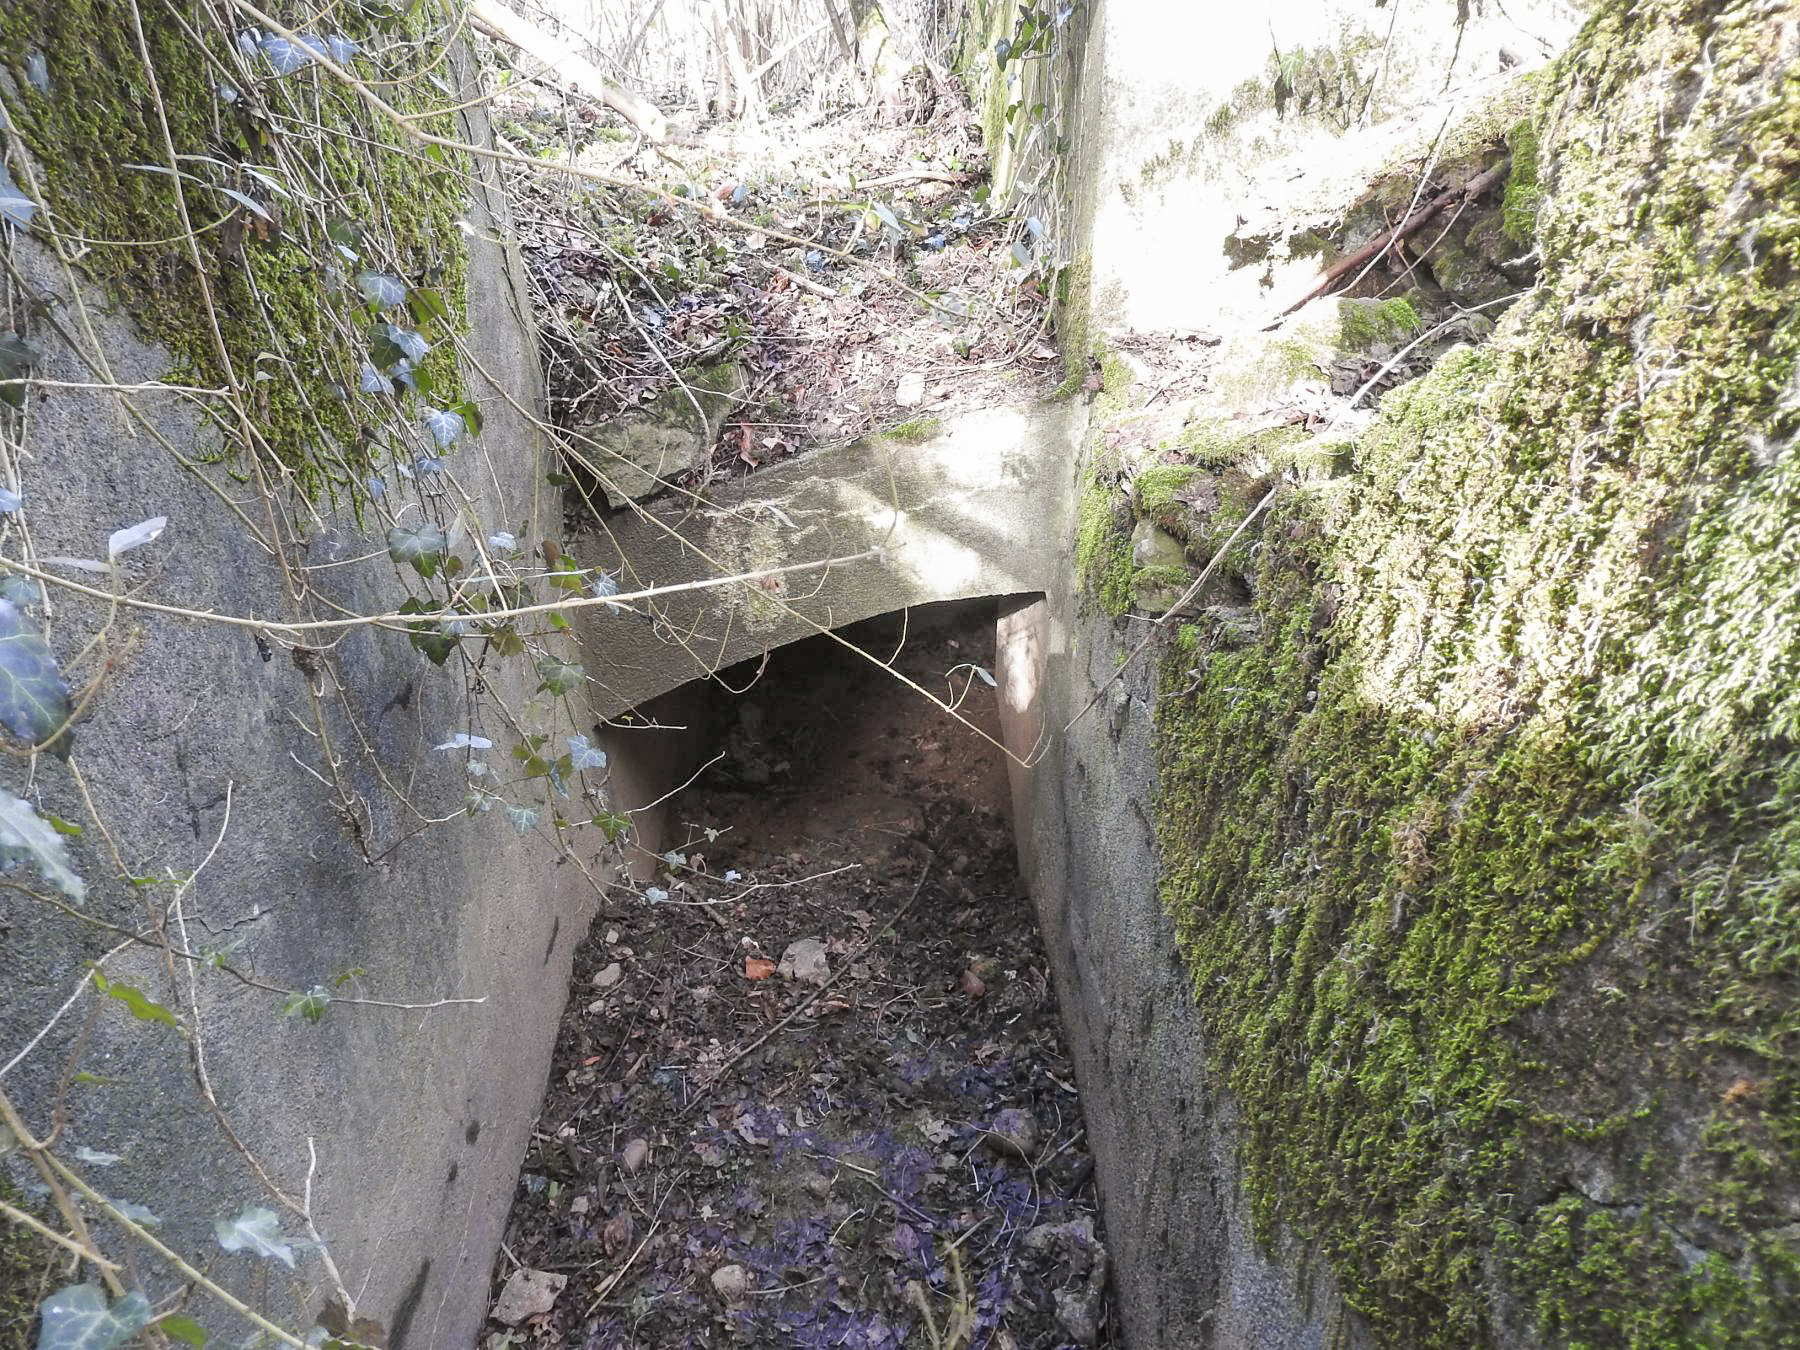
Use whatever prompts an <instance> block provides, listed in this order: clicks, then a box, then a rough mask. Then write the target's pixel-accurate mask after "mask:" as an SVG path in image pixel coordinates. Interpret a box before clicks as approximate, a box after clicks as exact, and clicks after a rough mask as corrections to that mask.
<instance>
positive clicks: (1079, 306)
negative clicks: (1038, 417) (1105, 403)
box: [1050, 253, 1094, 398]
mask: <svg viewBox="0 0 1800 1350" xmlns="http://www.w3.org/2000/svg"><path fill="white" fill-rule="evenodd" d="M1093 277H1094V260H1093V257H1092V255H1091V254H1087V253H1081V254H1078V255H1076V258H1075V261H1073V262H1072V263H1070V264H1069V265H1068V266H1067V267H1065V268H1063V269H1062V271H1061V272H1060V273H1058V274H1057V278H1056V305H1055V313H1056V345H1057V349H1058V350H1059V351H1061V353H1062V358H1063V370H1064V371H1065V374H1064V377H1063V382H1062V383H1061V384H1059V385H1058V386H1057V387H1056V389H1055V391H1054V392H1052V394H1051V395H1050V396H1051V397H1052V398H1068V397H1070V396H1071V395H1073V394H1076V393H1079V392H1080V390H1081V387H1082V385H1083V383H1085V382H1086V379H1087V363H1088V356H1089V354H1090V352H1091V351H1092V347H1091V343H1090V337H1089V333H1090V326H1089V314H1090V312H1091V301H1092V297H1091V294H1090V290H1091V287H1092V284H1093Z"/></svg>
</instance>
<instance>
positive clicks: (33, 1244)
mask: <svg viewBox="0 0 1800 1350" xmlns="http://www.w3.org/2000/svg"><path fill="white" fill-rule="evenodd" d="M0 1200H4V1201H6V1203H7V1204H9V1205H11V1206H13V1207H14V1208H15V1209H22V1210H25V1211H26V1212H27V1213H31V1214H33V1215H34V1216H35V1217H37V1218H43V1217H44V1216H43V1215H42V1214H41V1213H40V1212H39V1209H38V1206H36V1205H34V1204H32V1203H31V1202H30V1201H29V1200H27V1199H26V1198H25V1197H24V1196H23V1195H22V1194H20V1192H19V1189H18V1188H17V1187H16V1186H14V1185H13V1184H12V1183H11V1182H10V1181H8V1180H7V1179H6V1178H5V1177H4V1176H0ZM52 1226H55V1225H54V1224H53V1225H52ZM61 1256H62V1253H61V1252H60V1251H59V1249H58V1248H57V1247H56V1246H55V1245H54V1244H53V1243H51V1242H50V1241H49V1240H48V1239H46V1238H41V1237H39V1236H38V1235H37V1234H35V1233H32V1232H30V1231H28V1230H26V1229H24V1228H20V1227H16V1226H14V1225H13V1224H10V1223H8V1222H6V1221H5V1220H4V1219H0V1350H29V1348H30V1347H31V1346H33V1345H35V1344H36V1343H37V1338H36V1336H35V1335H34V1332H35V1330H36V1327H37V1309H38V1304H39V1303H41V1302H42V1301H43V1300H44V1299H45V1298H46V1297H48V1296H49V1295H50V1294H51V1293H54V1292H55V1291H56V1290H57V1289H59V1288H61V1287H62V1285H63V1284H64V1283H65V1281H64V1280H62V1279H60V1278H59V1275H60V1274H61V1272H60V1271H59V1270H58V1266H59V1264H60V1261H61Z"/></svg>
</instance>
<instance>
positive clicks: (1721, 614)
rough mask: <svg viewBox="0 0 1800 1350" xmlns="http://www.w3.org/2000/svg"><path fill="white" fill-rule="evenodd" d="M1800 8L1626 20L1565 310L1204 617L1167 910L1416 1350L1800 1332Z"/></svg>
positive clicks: (1363, 475)
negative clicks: (1788, 38) (1793, 50)
mask: <svg viewBox="0 0 1800 1350" xmlns="http://www.w3.org/2000/svg"><path fill="white" fill-rule="evenodd" d="M1780 22H1781V20H1780V19H1779V18H1778V17H1777V16H1776V15H1774V14H1773V13H1772V12H1769V11H1762V10H1757V9H1755V8H1753V7H1751V6H1749V5H1736V6H1731V7H1728V8H1726V9H1723V10H1721V9H1719V8H1718V7H1716V6H1710V5H1705V4H1701V3H1698V0H1695V2H1694V3H1679V2H1677V0H1651V3H1649V4H1648V5H1647V6H1646V5H1645V4H1642V3H1640V4H1638V5H1635V6H1627V5H1625V4H1623V3H1622V2H1619V0H1614V2H1612V3H1607V4H1605V5H1603V6H1602V7H1601V8H1600V9H1599V11H1598V12H1597V13H1596V15H1595V17H1594V18H1593V20H1592V21H1591V22H1590V24H1589V27H1588V29H1587V30H1586V32H1585V33H1584V35H1583V37H1582V39H1581V40H1580V41H1579V42H1578V43H1577V44H1576V45H1575V47H1574V48H1573V49H1572V50H1571V52H1570V54H1569V55H1568V56H1567V57H1565V58H1564V60H1563V61H1562V62H1561V64H1560V66H1559V68H1558V70H1557V72H1556V74H1555V76H1554V78H1553V80H1552V82H1551V85H1550V90H1549V96H1548V101H1547V103H1546V107H1545V112H1544V115H1543V116H1544V120H1543V122H1542V123H1541V127H1543V128H1554V131H1553V132H1551V131H1544V132H1543V145H1542V147H1541V150H1540V152H1539V156H1538V160H1537V165H1536V178H1537V180H1538V181H1540V182H1541V187H1542V195H1541V198H1540V205H1538V206H1537V207H1535V208H1533V210H1532V216H1533V218H1534V224H1533V229H1534V231H1535V237H1536V238H1537V239H1538V241H1539V243H1540V246H1541V249H1542V253H1543V258H1544V273H1543V279H1542V283H1541V285H1540V289H1539V290H1538V291H1537V292H1536V293H1535V294H1534V296H1533V298H1532V300H1531V301H1528V302H1526V303H1525V304H1523V305H1521V306H1519V307H1515V309H1514V310H1513V311H1512V312H1510V313H1509V314H1508V316H1507V318H1506V319H1505V320H1504V321H1503V323H1502V324H1501V326H1500V327H1499V329H1498V330H1497V333H1496V335H1495V337H1494V338H1493V340H1492V341H1491V342H1490V343H1489V344H1488V345H1487V346H1485V347H1484V348H1482V349H1481V350H1479V351H1469V350H1462V351H1459V352H1454V353H1452V354H1451V355H1449V356H1447V357H1445V358H1444V359H1443V360H1442V361H1440V362H1439V364H1438V366H1437V367H1436V368H1435V369H1434V370H1433V371H1432V373H1431V374H1429V375H1428V376H1426V377H1425V378H1423V379H1422V380H1420V381H1418V382H1417V383H1415V384H1414V385H1411V386H1407V387H1405V388H1402V389H1400V390H1397V391H1395V392H1393V393H1391V394H1390V395H1389V396H1388V397H1387V399H1386V400H1385V401H1384V403H1383V407H1382V415H1381V417H1380V418H1379V419H1378V421H1377V422H1376V423H1375V424H1374V426H1373V427H1372V428H1371V429H1370V430H1369V432H1368V433H1367V434H1366V435H1364V436H1363V438H1362V439H1361V441H1360V442H1359V444H1358V446H1357V448H1356V451H1355V458H1354V464H1353V469H1354V472H1353V474H1352V475H1351V476H1350V477H1348V478H1340V479H1337V480H1334V481H1333V482H1331V483H1330V484H1329V486H1327V485H1326V484H1324V483H1309V482H1302V483H1301V484H1300V485H1298V486H1297V487H1296V488H1294V489H1291V490H1289V491H1288V493H1287V495H1286V496H1285V497H1284V498H1283V499H1282V500H1281V501H1279V502H1278V503H1277V505H1276V506H1275V507H1274V508H1273V509H1272V510H1271V511H1270V513H1269V514H1268V516H1267V517H1265V518H1264V520H1263V521H1262V522H1261V523H1260V524H1259V526H1258V527H1256V528H1255V530H1254V531H1253V532H1254V533H1255V534H1256V536H1257V540H1256V547H1254V548H1253V549H1248V550H1246V553H1245V558H1244V562H1243V565H1244V566H1246V567H1250V568H1253V575H1252V580H1253V582H1254V586H1253V587H1252V593H1253V595H1254V597H1255V598H1254V607H1255V611H1256V616H1257V618H1258V620H1259V622H1258V624H1257V625H1256V627H1255V629H1254V631H1253V632H1252V633H1251V636H1250V637H1249V639H1248V640H1244V632H1245V631H1246V630H1244V629H1241V628H1238V629H1232V630H1231V631H1229V632H1228V631H1226V629H1225V627H1224V625H1223V621H1222V620H1221V619H1218V618H1212V617H1209V618H1203V619H1202V620H1200V621H1197V622H1196V623H1195V624H1194V626H1193V629H1194V632H1193V635H1192V636H1191V637H1188V638H1186V639H1184V642H1183V643H1182V644H1181V645H1180V646H1178V648H1177V650H1175V651H1174V652H1172V653H1171V654H1170V656H1169V657H1168V659H1167V661H1166V663H1165V665H1164V667H1163V669H1162V672H1161V673H1162V679H1163V689H1164V696H1163V698H1162V700H1161V702H1160V705H1159V711H1158V756H1159V779H1160V783H1161V788H1160V792H1159V799H1158V803H1157V812H1158V820H1159V842H1160V844H1161V848H1162V852H1163V857H1164V862H1165V868H1166V872H1165V880H1164V883H1163V893H1164V898H1165V901H1166V903H1167V905H1168V907H1169V909H1170V912H1171V914H1172V915H1173V917H1174V922H1175V924H1176V928H1177V932H1178V935H1179V938H1180V941H1181V944H1182V947H1183V950H1184V952H1185V954H1186V957H1187V960H1188V962H1189V965H1190V968H1191V970H1192V973H1193V977H1194V981H1193V988H1194V993H1195V997H1196V999H1197V1001H1198V1002H1199V1004H1200V1005H1201V1008H1202V1010H1203V1012H1204V1015H1205V1017H1206V1019H1207V1023H1208V1026H1209V1029H1210V1033H1211V1036H1212V1046H1213V1053H1214V1054H1215V1056H1216V1065H1215V1067H1216V1068H1217V1070H1218V1071H1220V1072H1221V1073H1223V1074H1224V1075H1225V1076H1226V1077H1227V1078H1228V1080H1229V1082H1230V1084H1231V1086H1232V1088H1233V1090H1234V1092H1235V1094H1236V1096H1237V1098H1238V1101H1239V1104H1240V1108H1241V1118H1242V1122H1243V1132H1244V1139H1245V1146H1244V1154H1243V1165H1244V1169H1245V1177H1246V1184H1247V1187H1248V1190H1249V1193H1250V1195H1251V1198H1252V1205H1253V1213H1254V1215H1255V1217H1256V1219H1257V1222H1258V1224H1259V1226H1260V1229H1261V1231H1262V1232H1264V1233H1265V1234H1273V1233H1274V1232H1275V1231H1276V1230H1277V1229H1278V1228H1283V1227H1285V1228H1287V1229H1290V1230H1292V1231H1294V1232H1296V1233H1298V1234H1299V1235H1301V1236H1303V1237H1305V1238H1308V1239H1311V1240H1312V1241H1314V1242H1316V1243H1317V1244H1318V1245H1319V1246H1320V1247H1321V1249H1322V1250H1323V1251H1324V1252H1325V1253H1326V1254H1327V1256H1328V1257H1329V1259H1330V1261H1331V1263H1332V1265H1333V1267H1334V1268H1335V1270H1336V1272H1337V1275H1338V1277H1339V1281H1340V1284H1341V1287H1342V1288H1343V1290H1344V1292H1345V1296H1346V1298H1347V1300H1348V1301H1349V1303H1350V1304H1351V1306H1353V1307H1355V1308H1356V1309H1358V1310H1359V1311H1360V1312H1361V1313H1362V1314H1363V1315H1364V1316H1365V1317H1366V1318H1367V1320H1368V1321H1369V1323H1370V1324H1371V1326H1372V1327H1373V1329H1374V1332H1375V1334H1376V1337H1377V1339H1378V1341H1379V1342H1381V1343H1384V1344H1392V1345H1406V1346H1421V1347H1430V1346H1455V1347H1463V1346H1470V1345H1480V1344H1486V1343H1490V1342H1491V1341H1494V1340H1496V1339H1501V1338H1505V1339H1506V1340H1508V1341H1516V1340H1528V1339H1535V1340H1541V1341H1543V1342H1544V1343H1547V1344H1555V1345H1564V1346H1588V1347H1596V1350H1597V1348H1598V1347H1612V1346H1631V1347H1652V1346H1655V1347H1662V1346H1668V1347H1675V1346H1728V1345H1731V1346H1735V1345H1757V1346H1764V1345H1767V1346H1789V1345H1795V1344H1797V1343H1800V1331H1797V1330H1796V1328H1800V1234H1797V1232H1796V1229H1795V1226H1794V1223H1793V1215H1794V1214H1795V1213H1796V1212H1800V1001H1797V1000H1796V999H1795V998H1794V997H1793V991H1794V990H1795V989H1796V988H1797V987H1800V753H1797V752H1796V750H1795V748H1794V747H1795V745H1796V744H1800V591H1797V590H1796V588H1795V586H1794V583H1793V562H1792V541H1793V539H1795V538H1796V537H1800V455H1796V454H1794V453H1793V452H1792V450H1791V444H1792V441H1793V439H1794V437H1795V436H1796V435H1800V413H1796V411H1795V407H1794V405H1795V400H1794V398H1793V396H1792V394H1791V390H1792V389H1793V388H1794V387H1795V384H1796V381H1800V370H1797V362H1800V79H1796V78H1795V77H1794V75H1793V74H1792V72H1791V71H1789V70H1787V69H1785V68H1783V67H1782V66H1781V64H1780V63H1779V62H1778V61H1773V60H1771V59H1770V58H1769V55H1768V54H1769V53H1770V52H1773V51H1776V50H1778V49H1780V44H1781V42H1782V41H1784V39H1783V37H1782V36H1781V33H1782V31H1783V30H1781V28H1780ZM1696 63H1704V64H1705V67H1706V69H1707V71H1708V72H1709V74H1708V78H1707V80H1706V81H1705V82H1703V83H1700V84H1696V83H1684V82H1682V81H1672V80H1670V79H1669V78H1668V77H1667V72H1669V71H1677V70H1690V69H1696V68H1698V67H1697V65H1696ZM1515 156H1517V143H1516V141H1515ZM1515 162H1516V161H1515ZM1515 171H1516V169H1515ZM1750 204H1753V205H1750ZM1734 211H1735V212H1740V213H1741V214H1740V215H1733V214H1732V213H1733V212H1734ZM1746 232H1748V233H1746ZM1747 238H1753V240H1754V247H1752V248H1749V249H1748V250H1747V251H1746V249H1745V248H1743V247H1739V246H1737V245H1736V244H1734V243H1731V242H1729V241H1735V240H1739V239H1747ZM1721 241H1725V242H1721ZM1750 335H1754V337H1751V336H1750ZM1652 351H1654V352H1660V353H1668V354H1670V357H1669V359H1668V360H1667V361H1664V360H1662V359H1660V358H1659V360H1658V363H1657V364H1656V367H1655V369H1656V370H1658V371H1660V372H1661V373H1660V374H1657V375H1656V376H1655V377H1654V378H1652V377H1651V376H1649V375H1648V374H1647V373H1646V371H1647V367H1646V365H1645V361H1646V360H1647V359H1648V358H1646V356H1645V353H1647V352H1652ZM1675 353H1682V354H1684V355H1683V356H1682V357H1681V358H1680V359H1679V360H1675V359H1674V357H1673V354H1675ZM1670 362H1672V363H1670ZM1503 1310H1504V1312H1503Z"/></svg>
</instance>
